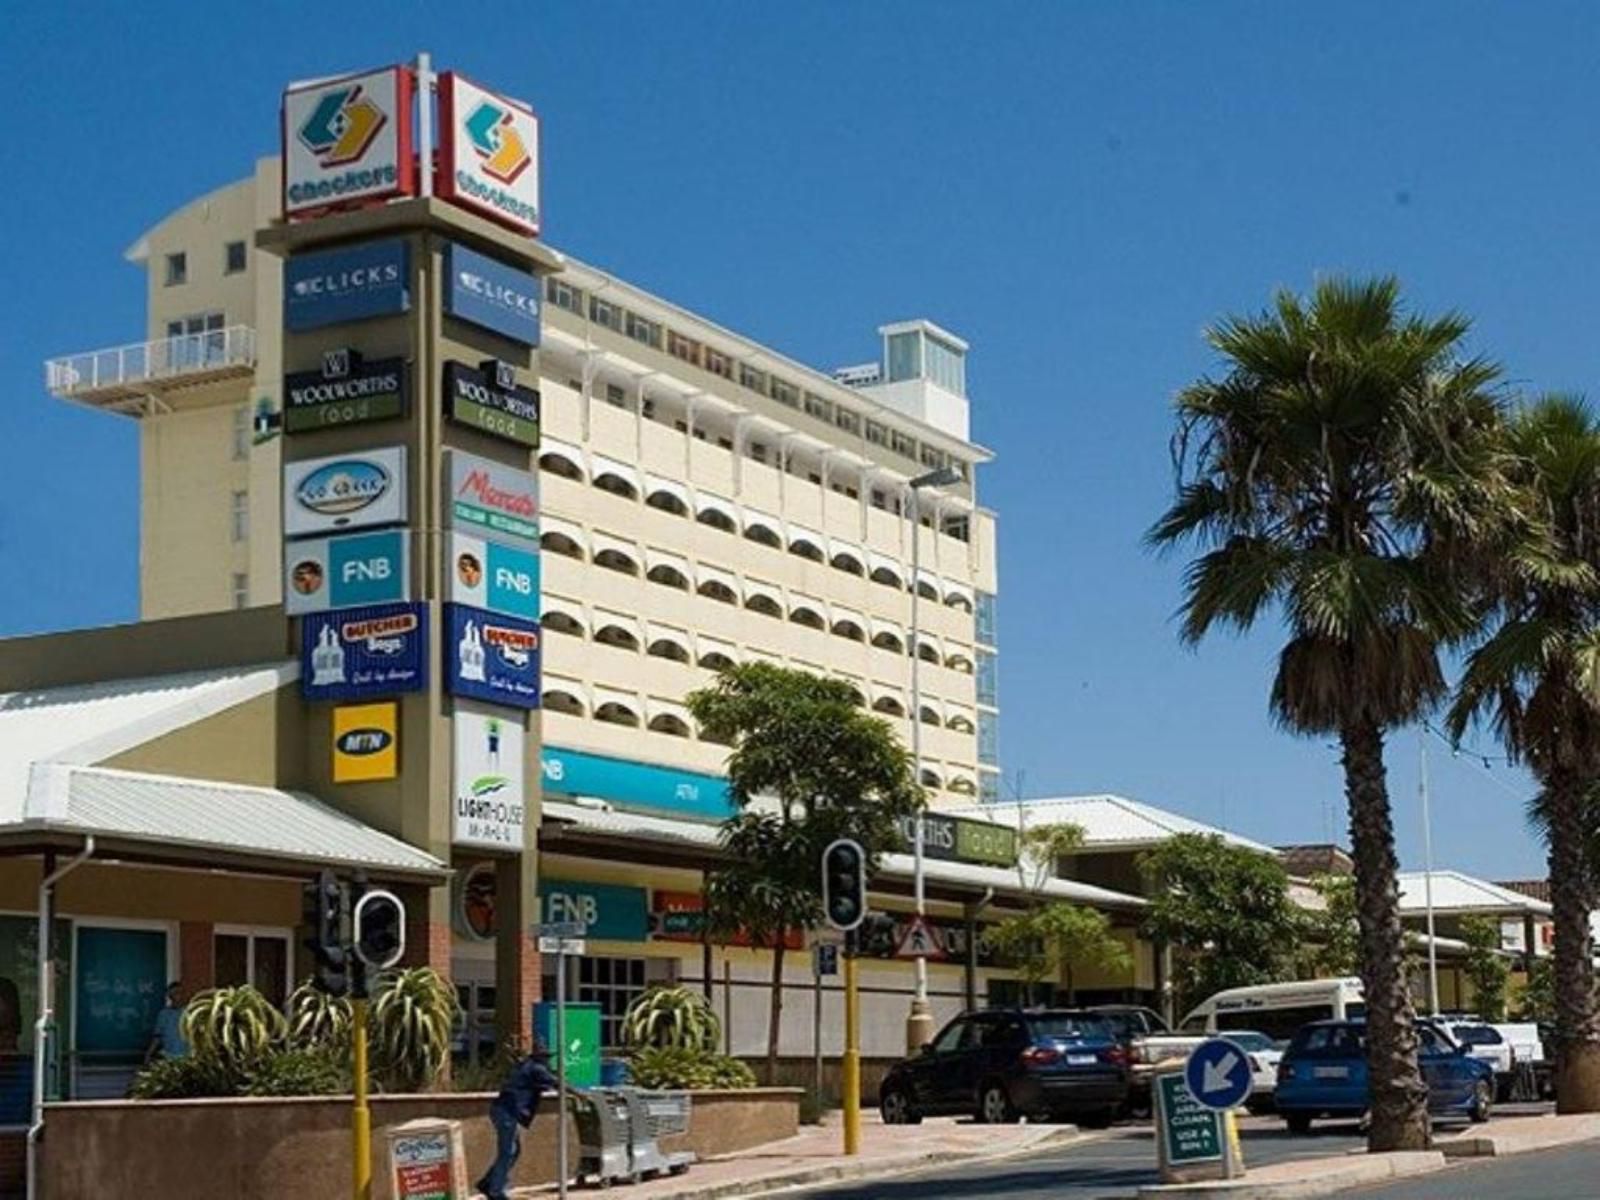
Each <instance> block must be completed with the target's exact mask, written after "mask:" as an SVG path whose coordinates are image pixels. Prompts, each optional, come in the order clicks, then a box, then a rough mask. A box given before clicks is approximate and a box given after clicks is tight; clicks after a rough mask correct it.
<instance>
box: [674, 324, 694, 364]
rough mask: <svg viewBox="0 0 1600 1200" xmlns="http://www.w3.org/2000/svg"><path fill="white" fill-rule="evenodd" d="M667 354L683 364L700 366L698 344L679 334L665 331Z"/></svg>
mask: <svg viewBox="0 0 1600 1200" xmlns="http://www.w3.org/2000/svg"><path fill="white" fill-rule="evenodd" d="M667 353H668V354H670V355H672V357H673V358H681V359H683V361H684V362H687V363H694V364H695V365H696V366H699V365H700V343H699V342H695V341H691V340H690V339H688V338H686V337H684V336H683V334H681V333H674V332H673V331H672V330H670V329H669V330H667Z"/></svg>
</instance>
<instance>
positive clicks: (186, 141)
mask: <svg viewBox="0 0 1600 1200" xmlns="http://www.w3.org/2000/svg"><path fill="white" fill-rule="evenodd" d="M446 12H448V13H449V14H450V15H449V16H448V17H447V16H445V15H444V14H445V13H446ZM1597 33H1600V10H1596V9H1595V8H1594V7H1592V6H1590V5H1585V4H1552V3H1545V4H1540V5H1521V4H1512V3H1505V4H1494V5H1485V4H1471V3H1460V2H1449V3H1409V4H1395V3H1392V2H1386V3H1361V4H1356V3H1345V4H1340V5H1334V6H1314V5H1309V4H1296V5H1274V4H1262V3H1257V4H1227V3H1207V4H1191V3H1183V4H1151V3H1102V4H1082V3H1078V4H1067V3H1044V2H1040V3H1029V4H1023V3H996V4H981V5H980V4H959V5H958V4H953V3H944V2H925V3H919V4H909V3H887V2H880V3H874V4H869V5H863V4H854V3H818V4H805V5H778V4H775V3H758V4H751V3H744V2H740V3H716V4H713V3H693V2H688V0H680V2H677V3H670V4H669V3H642V2H641V3H609V2H607V3H602V2H586V3H550V2H546V3H540V4H527V3H522V4H515V5H504V6H481V5H471V4H455V5H450V6H444V5H438V4H430V5H421V4H408V5H402V4H393V5H389V4H386V5H378V6H369V7H368V8H363V9H358V10H350V11H345V10H336V9H333V8H329V7H328V6H327V5H300V4H271V3H268V4H259V5H252V6H249V8H248V11H247V10H246V8H245V6H231V5H224V6H211V7H208V8H206V9H204V10H197V9H195V8H193V7H191V6H187V5H174V4H165V3H159V2H153V3H149V4H141V5H116V6H112V5H105V6H99V7H96V8H93V9H73V8H71V7H70V6H66V5H41V4H35V3H25V4H17V3H14V4H12V5H10V6H8V8H7V28H6V31H5V33H4V35H0V74H3V77H4V78H5V79H6V81H7V85H8V86H7V88H6V99H5V104H4V108H3V109H0V140H3V142H4V144H5V145H6V146H7V148H8V171H7V185H6V187H5V188H4V189H3V190H0V227H3V228H4V229H5V230H6V233H7V235H8V245H9V247H10V251H9V253H10V255H11V257H10V260H9V261H8V262H7V264H6V268H7V269H6V271H5V276H4V278H5V281H6V283H5V320H4V326H5V334H4V337H3V339H0V394H3V395H4V404H3V406H0V479H3V480H4V481H5V503H4V504H3V505H0V563H3V564H4V566H3V567H0V634H13V633H23V632H28V631H36V630H44V629H56V628H64V627H71V626H81V625H90V624H96V623H104V622H110V621H119V620H128V619H131V618H132V617H133V616H134V615H135V612H136V580H135V572H136V565H137V560H136V554H137V498H138V493H137V450H136V442H135V438H134V430H133V426H132V424H131V423H130V422H128V421H125V420H119V419H117V418H114V417H110V416H104V415H98V414H94V413H89V412H85V411H80V410H77V409H74V408H71V407H69V406H66V405H63V404H60V403H57V402H54V401H52V400H50V399H48V398H47V397H46V395H45V393H44V391H43V387H42V383H41V370H40V362H41V360H43V359H44V358H45V357H47V356H49V355H52V354H58V353H62V352H66V351H73V350H85V349H90V348H93V347H98V346H105V345H115V344H118V343H121V342H125V341H133V340H136V339H138V338H139V337H140V336H142V329H143V281H142V276H141V275H140V273H139V272H138V271H137V270H136V269H135V268H133V267H131V266H128V265H126V264H124V263H123V262H122V261H121V258H120V255H121V253H122V251H123V250H124V249H125V248H126V247H127V246H128V245H129V244H130V243H132V242H133V241H134V239H135V238H137V237H138V235H139V234H140V233H141V232H142V231H143V230H144V229H145V228H146V227H147V226H148V225H150V224H152V223H153V222H155V221H156V220H158V219H159V218H160V217H161V216H163V215H164V214H165V213H167V212H168V211H170V210H171V209H172V208H174V207H176V206H178V205H180V204H182V203H183V202H185V201H187V200H188V199H190V198H192V197H193V196H195V195H197V194H198V193H200V192H203V191H205V190H207V189H210V188H213V187H216V186H219V185H221V184H224V183H227V182H229V181H231V180H233V179H236V178H238V177H240V176H242V175H244V174H245V173H247V172H248V170H249V168H250V164H251V162H252V160H253V159H254V158H255V157H256V156H257V155H259V154H264V153H269V152H275V149H276V137H277V134H276V114H277V105H278V94H279V91H280V89H281V87H282V85H283V83H284V82H285V81H286V80H288V79H290V78H294V77H306V76H313V75H317V74H322V73H330V72H334V71H338V70H344V69H353V68H361V67H367V66H372V65H377V64H381V63H384V62H387V61H392V60H396V59H399V58H402V57H409V56H410V55H412V54H413V53H415V51H417V50H418V49H421V48H426V49H429V50H431V51H432V52H433V53H434V56H435V61H436V62H437V63H439V64H441V65H443V66H451V65H454V66H458V67H460V68H463V69H465V70H467V71H470V72H471V73H472V74H473V75H475V76H476V77H478V78H480V79H482V80H483V81H484V82H486V83H488V84H490V85H492V86H499V87H501V88H504V89H506V90H508V91H512V92H515V93H517V94H520V95H522V96H525V97H528V98H530V99H531V100H532V101H533V102H534V103H535V105H536V106H537V107H538V108H539V110H540V112H541V114H542V116H543V118H544V139H545V142H544V169H545V211H546V223H547V224H546V229H547V236H548V237H549V239H550V241H551V242H552V243H554V244H555V245H558V246H560V247H563V248H566V249H569V250H571V251H572V252H573V253H575V254H577V255H579V256H580V257H583V258H585V259H588V260H589V261H592V262H594V263H597V264H599V265H603V266H606V267H610V268H613V269H615V270H617V271H618V272H620V273H622V274H624V275H626V276H627V277H628V278H630V279H633V280H636V281H637V282H639V283H640V284H642V285H644V286H645V287H648V288H650V289H652V290H654V291H656V292H658V293H660V294H663V295H665V296H668V297H670V298H672V299H674V300H677V301H679V302H681V303H683V304H685V305H687V306H689V307H691V308H693V309H696V310H697V311H700V312H703V313H706V314H707V315H709V316H711V317H713V318H715V319H717V320H719V321H722V322H724V323H726V324H728V325H730V326H732V327H734V328H737V329H739V330H742V331H745V332H747V333H749V334H750V335H752V336H754V337H756V338H759V339H761V340H763V341H765V342H768V343H770V344H772V345H774V346H776V347H778V348H779V349H782V350H784V351H786V352H788V353H790V354H792V355H794V356H796V357H798V358H800V359H802V360H804V361H807V362H811V363H815V364H817V365H819V366H823V367H829V366H833V365H837V364H841V363H846V362H858V361H860V360H861V359H863V358H868V357H871V355H872V354H873V352H874V349H875V345H874V334H873V330H874V329H875V327H876V326H877V325H878V324H879V323H881V322H883V321H886V320H890V319H895V318H901V317H906V316H913V315H926V316H929V317H931V318H933V319H934V320H936V321H938V322H939V323H941V324H943V325H946V326H948V327H949V328H951V329H953V330H956V331H957V332H959V333H961V334H962V335H963V336H965V337H966V338H968V339H969V340H970V341H971V343H972V347H973V349H972V355H971V360H970V366H969V381H970V389H971V394H972V399H973V413H974V425H975V429H976V436H977V437H978V439H979V440H981V441H982V442H984V443H985V444H987V445H989V446H991V447H993V448H994V449H995V450H996V452H997V453H998V455H999V458H998V461H997V462H996V463H995V465H993V466H991V467H989V468H988V469H987V470H986V472H985V473H984V475H983V476H982V478H981V481H980V489H981V494H982V499H983V501H984V502H985V503H987V504H990V505H992V506H994V507H995V508H996V509H998V510H999V512H1000V514H1001V522H1000V525H1001V530H1002V533H1001V574H1002V588H1001V591H1002V599H1001V630H1002V633H1001V637H1002V662H1003V672H1002V677H1001V686H1002V705H1003V709H1002V723H1001V739H1002V755H1003V758H1004V761H1005V763H1006V766H1007V768H1008V772H1009V773H1011V774H1012V775H1013V777H1014V775H1015V773H1017V772H1019V771H1021V772H1025V780H1024V783H1023V787H1024V790H1025V792H1026V793H1027V794H1029V795H1039V794H1060V793H1067V792H1087V791H1117V792H1121V793H1124V794H1127V795H1130V796H1135V797H1139V798H1142V799H1145V800H1148V801H1150V802H1151V803H1154V804H1158V805H1162V806H1166V807H1170V808H1175V809H1178V810H1180V811H1183V812H1186V813H1189V814H1191V815H1193V816H1195V817H1198V818H1201V819H1204V820H1209V821H1213V822H1218V821H1221V822H1225V823H1226V824H1227V825H1228V826H1230V827H1232V828H1236V829H1238V830H1240V831H1242V832H1245V833H1248V834H1250V835H1252V836H1255V837H1257V838H1261V839H1264V840H1270V841H1275V842H1283V841H1312V840H1321V839H1323V838H1325V837H1326V836H1327V835H1328V833H1329V831H1330V828H1331V829H1332V830H1333V832H1334V834H1335V836H1338V837H1340V839H1341V840H1343V837H1344V833H1343V829H1344V818H1343V801H1342V797H1341V793H1340V775H1339V772H1338V769H1337V766H1336V763H1335V755H1334V754H1333V753H1332V752H1331V751H1330V750H1329V749H1328V748H1327V747H1326V746H1325V745H1322V744H1319V743H1317V742H1308V741H1301V740H1296V739H1293V738H1289V737H1287V736H1284V735H1282V734H1280V733H1278V732H1277V731H1276V730H1274V729H1273V728H1272V726H1271V724H1270V723H1269V721H1268V719H1267V716H1266V693H1267V686H1268V679H1269V674H1270V669H1271V663H1272V660H1273V656H1274V654H1275V650H1276V640H1275V636H1274V634H1273V631H1270V630H1268V631H1263V632H1262V633H1261V634H1259V635H1256V636H1253V637H1251V638H1248V639H1246V640H1242V641H1237V642H1229V641H1226V640H1224V641H1218V642H1216V643H1213V644H1208V645H1206V646H1204V647H1203V648H1201V649H1200V650H1199V651H1198V652H1197V653H1191V652H1188V651H1185V650H1182V649H1180V648H1179V647H1178V645H1177V643H1176V640H1175V638H1174V636H1173V626H1172V623H1171V619H1170V617H1171V613H1172V611H1173V608H1174V606H1175V605H1176V603H1177V600H1178V587H1177V582H1178V570H1179V564H1177V563H1175V562H1159V561H1154V560H1152V559H1151V558H1149V557H1148V556H1147V555H1146V554H1144V553H1143V551H1142V550H1141V548H1140V544H1139V536H1140V533H1141V531H1142V530H1143V529H1144V527H1145V526H1146V525H1147V524H1148V523H1149V522H1150V520H1151V519H1152V518H1153V517H1154V516H1155V515H1156V514H1157V513H1158V512H1159V511H1160V509H1161V507H1162V505H1163V503H1164V501H1165V500H1166V498H1167V494H1168V488H1169V484H1170V473H1169V465H1168V459H1167V438H1168V434H1169V432H1170V416H1169V406H1170V401H1171V397H1172V395H1173V392H1174V391H1175V389H1177V388H1178V387H1180V386H1181V385H1182V384H1184V383H1185V382H1186V381H1188V380H1190V379H1192V378H1193V377H1194V376H1196V375H1197V374H1199V373H1201V372H1203V371H1205V370H1207V369H1208V367H1209V366H1210V365H1211V359H1210V357H1209V355H1208V352H1207V351H1206V349H1205V347H1204V345H1203V344H1202V342H1201V338H1200V331H1201V329H1202V327H1203V325H1204V324H1205V323H1206V322H1207V321H1208V320H1210V319H1212V318H1214V317H1215V316H1217V315H1218V314H1220V313H1223V312H1226V311H1228V310H1231V309H1240V308H1254V307H1257V306H1259V305H1261V304H1262V303H1263V302H1264V301H1265V300H1266V298H1267V296H1268V295H1269V293H1270V292H1271V290H1272V289H1274V288H1276V287H1278V286H1281V285H1287V286H1291V287H1297V288H1304V287H1305V286H1306V285H1307V284H1308V283H1309V282H1310V281H1311V280H1312V279H1313V278H1314V277H1315V275H1316V274H1317V273H1318V272H1333V271H1354V272H1371V271H1392V272H1396V273H1398V274H1399V275H1400V276H1401V278H1402V280H1403V282H1404V284H1405V286H1406V289H1407V292H1408V294H1409V296H1410V297H1411V298H1412V299H1413V300H1414V301H1416V302H1417V303H1418V304H1419V305H1421V306H1423V307H1426V308H1430V309H1436V308H1440V307H1444V306H1457V307H1460V308H1462V309H1464V310H1466V311H1467V312H1469V313H1471V314H1473V315H1474V316H1475V317H1476V319H1477V325H1476V331H1475V335H1474V336H1475V344H1476V346H1477V347H1478V348H1480V349H1482V350H1484V351H1487V352H1488V353H1490V354H1492V355H1494V356H1496V357H1499V358H1500V359H1502V360H1503V361H1504V362H1505V363H1506V365H1507V367H1508V369H1509V372H1510V374H1511V376H1512V377H1513V378H1514V379H1515V380H1517V381H1519V382H1522V383H1525V384H1527V385H1529V386H1537V387H1541V388H1562V389H1572V390H1586V389H1588V388H1589V387H1590V385H1591V382H1592V381H1593V380H1595V379H1596V378H1597V375H1600V338H1597V337H1596V336H1595V311H1596V305H1595V302H1594V288H1593V281H1594V279H1595V268H1596V264H1597V262H1600V257H1597V250H1600V246H1597V240H1600V239H1597V222H1596V215H1595V214H1596V211H1597V202H1596V198H1595V195H1596V192H1597V190H1600V149H1597V146H1600V139H1597V136H1596V133H1595V121H1594V114H1595V111H1596V105H1595V85H1594V62H1595V61H1596V58H1597V51H1600V37H1597ZM1586 280H1587V281H1589V282H1588V283H1586V282H1585V281H1586ZM1436 749H1439V750H1441V753H1439V754H1437V755H1436V756H1435V760H1434V761H1435V766H1434V771H1433V778H1434V783H1435V795H1436V798H1437V813H1438V819H1437V821H1436V825H1437V834H1436V847H1437V858H1438V861H1439V863H1440V864H1441V865H1455V866H1459V867H1461V868H1463V869H1468V870H1472V871H1475V872H1479V873H1483V874H1488V875H1491V876H1500V877H1504V876H1507V875H1518V874H1534V873H1542V871H1543V866H1542V854H1541V853H1540V851H1539V849H1538V847H1537V846H1536V845H1535V843H1534V842H1533V840H1532V839H1531V838H1530V837H1529V835H1528V834H1527V832H1526V830H1525V828H1524V825H1523V822H1522V817H1521V799H1520V797H1521V796H1522V795H1523V794H1524V793H1525V792H1526V790H1527V784H1526V781H1525V780H1524V779H1523V778H1521V777H1519V776H1517V775H1515V774H1513V773H1512V772H1510V771H1508V770H1506V769H1505V768H1503V767H1500V768H1496V770H1495V771H1493V772H1486V771H1485V769H1484V768H1483V766H1482V764H1481V763H1475V764H1471V765H1468V764H1466V763H1463V762H1461V761H1455V762H1451V761H1449V758H1448V754H1447V753H1446V752H1443V751H1442V748H1441V747H1436ZM1416 760H1417V738H1416V736H1415V735H1414V734H1411V733H1406V734H1404V735H1401V736H1399V737H1397V738H1396V739H1395V742H1394V743H1393V745H1392V749H1391V752H1390V767H1391V777H1390V778H1391V785H1392V792H1393V798H1394V802H1395V807H1396V815H1397V821H1398V825H1399V832H1400V840H1401V849H1402V857H1403V859H1404V860H1405V861H1406V862H1407V864H1408V865H1420V851H1419V848H1418V847H1419V843H1420V824H1419V820H1418V817H1417V802H1416Z"/></svg>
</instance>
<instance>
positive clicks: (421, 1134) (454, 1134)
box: [389, 1118, 471, 1200]
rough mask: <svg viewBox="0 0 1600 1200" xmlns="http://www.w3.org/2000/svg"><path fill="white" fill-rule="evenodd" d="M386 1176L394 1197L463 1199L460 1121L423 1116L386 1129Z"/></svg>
mask: <svg viewBox="0 0 1600 1200" xmlns="http://www.w3.org/2000/svg"><path fill="white" fill-rule="evenodd" d="M389 1179H390V1192H391V1194H392V1195H393V1196H394V1200H466V1198H467V1197H468V1196H469V1195H470V1194H471V1193H470V1192H468V1191H467V1157H466V1155H465V1154H464V1153H463V1151H462V1145H461V1123H460V1122H459V1121H437V1120H429V1119H426V1118H425V1119H423V1120H419V1121H407V1122H406V1123H405V1124H403V1125H396V1126H394V1127H393V1128H392V1129H390V1130H389Z"/></svg>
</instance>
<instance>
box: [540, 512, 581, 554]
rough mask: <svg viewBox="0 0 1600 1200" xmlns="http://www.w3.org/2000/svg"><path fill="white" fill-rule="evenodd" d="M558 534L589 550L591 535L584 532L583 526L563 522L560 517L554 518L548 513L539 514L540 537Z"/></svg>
mask: <svg viewBox="0 0 1600 1200" xmlns="http://www.w3.org/2000/svg"><path fill="white" fill-rule="evenodd" d="M547 533H558V534H560V535H561V536H562V537H564V538H571V539H572V540H573V541H574V542H576V543H577V544H578V545H579V546H580V547H582V548H583V549H585V550H587V549H588V546H589V535H588V534H586V533H585V532H584V531H583V526H581V525H578V524H576V523H574V522H572V521H563V520H562V519H561V518H560V517H552V516H550V515H549V514H548V513H540V514H539V535H540V536H541V537H543V536H544V535H545V534H547Z"/></svg>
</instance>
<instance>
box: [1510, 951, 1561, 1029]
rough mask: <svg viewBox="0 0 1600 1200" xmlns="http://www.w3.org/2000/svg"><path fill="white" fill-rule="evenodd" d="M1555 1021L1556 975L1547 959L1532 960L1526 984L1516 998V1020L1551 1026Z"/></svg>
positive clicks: (1552, 965)
mask: <svg viewBox="0 0 1600 1200" xmlns="http://www.w3.org/2000/svg"><path fill="white" fill-rule="evenodd" d="M1555 1019H1556V973H1555V966H1554V964H1553V963H1551V961H1550V960H1549V959H1548V958H1536V959H1534V960H1533V969H1532V970H1531V971H1529V972H1528V982H1527V983H1526V984H1525V985H1524V986H1523V989H1522V993H1521V994H1520V995H1519V996H1518V997H1517V1020H1519V1021H1537V1022H1538V1023H1539V1024H1541V1025H1551V1024H1554V1023H1555Z"/></svg>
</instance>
